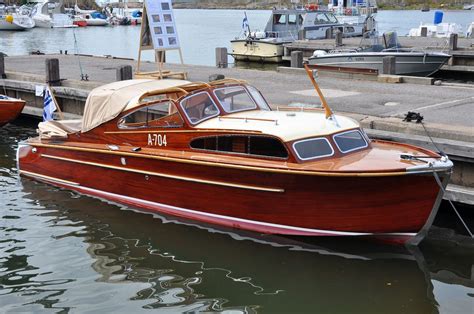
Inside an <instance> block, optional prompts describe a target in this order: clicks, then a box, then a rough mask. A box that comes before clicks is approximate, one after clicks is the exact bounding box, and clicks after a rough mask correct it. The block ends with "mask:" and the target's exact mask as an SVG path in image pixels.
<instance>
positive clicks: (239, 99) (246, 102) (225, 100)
mask: <svg viewBox="0 0 474 314" xmlns="http://www.w3.org/2000/svg"><path fill="white" fill-rule="evenodd" d="M214 95H216V97H217V99H219V102H220V104H221V106H222V107H223V108H224V110H225V111H226V112H228V113H232V112H239V111H245V110H254V109H257V107H259V108H260V109H262V110H270V107H269V106H268V104H267V102H266V101H265V99H264V98H263V96H262V94H260V92H259V91H258V90H257V89H256V88H255V87H252V86H247V88H245V87H243V86H228V87H223V88H216V89H215V90H214Z"/></svg>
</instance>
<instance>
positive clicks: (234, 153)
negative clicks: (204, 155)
mask: <svg viewBox="0 0 474 314" xmlns="http://www.w3.org/2000/svg"><path fill="white" fill-rule="evenodd" d="M252 136H253V137H258V138H269V139H273V140H275V141H278V142H279V143H280V144H281V146H282V147H283V149H284V150H285V152H286V157H278V156H270V155H258V154H251V153H240V152H232V151H225V150H219V149H218V148H219V140H218V137H247V138H248V143H247V148H248V151H250V137H252ZM206 138H215V139H216V149H215V150H214V149H206V148H195V147H192V146H191V143H192V142H193V141H194V140H200V139H206ZM189 148H191V149H192V150H197V151H203V152H212V153H217V154H225V155H239V156H246V157H250V158H263V159H277V160H288V159H289V158H290V156H291V154H290V151H289V150H288V148H287V147H286V145H285V143H284V142H283V141H282V140H280V139H279V138H276V137H273V136H265V135H253V134H227V135H218V134H216V135H208V136H199V137H195V138H193V139H191V140H190V141H189Z"/></svg>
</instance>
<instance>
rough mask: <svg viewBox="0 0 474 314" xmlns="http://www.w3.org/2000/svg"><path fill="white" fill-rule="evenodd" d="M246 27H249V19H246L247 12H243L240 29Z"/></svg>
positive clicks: (245, 28)
mask: <svg viewBox="0 0 474 314" xmlns="http://www.w3.org/2000/svg"><path fill="white" fill-rule="evenodd" d="M244 14H245V13H244ZM248 27H249V20H247V14H245V16H244V19H243V21H242V29H243V30H247V28H248Z"/></svg>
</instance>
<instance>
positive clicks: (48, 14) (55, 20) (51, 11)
mask: <svg viewBox="0 0 474 314" xmlns="http://www.w3.org/2000/svg"><path fill="white" fill-rule="evenodd" d="M64 12H65V11H64V6H63V3H62V2H59V3H57V2H49V1H46V2H43V3H38V4H37V5H36V6H35V7H34V8H33V11H32V16H33V20H34V21H35V24H36V26H37V27H42V28H73V27H78V26H77V25H74V20H73V19H72V18H71V17H70V16H69V15H67V14H65V13H64Z"/></svg>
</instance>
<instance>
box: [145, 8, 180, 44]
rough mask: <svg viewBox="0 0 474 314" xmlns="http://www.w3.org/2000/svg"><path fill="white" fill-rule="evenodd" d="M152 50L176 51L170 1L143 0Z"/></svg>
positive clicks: (177, 42) (176, 34)
mask: <svg viewBox="0 0 474 314" xmlns="http://www.w3.org/2000/svg"><path fill="white" fill-rule="evenodd" d="M145 1H146V14H147V18H148V26H149V29H150V34H151V38H152V42H153V48H155V49H156V50H160V49H178V48H179V39H178V31H177V30H176V23H175V20H174V14H173V7H172V5H171V0H145Z"/></svg>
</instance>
